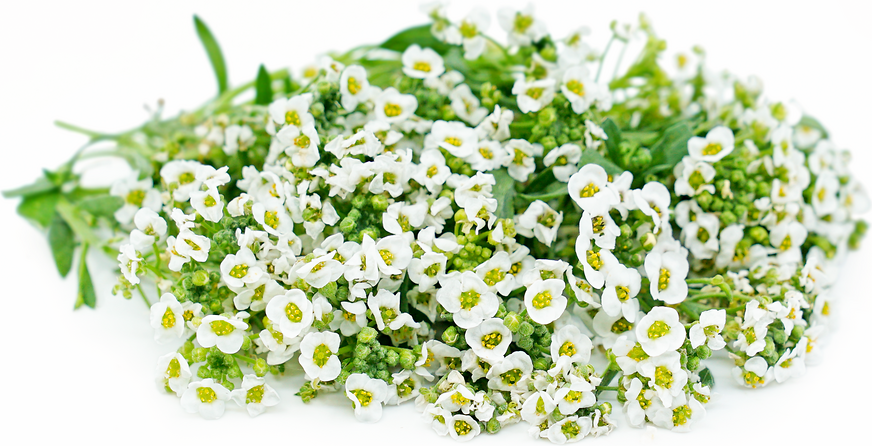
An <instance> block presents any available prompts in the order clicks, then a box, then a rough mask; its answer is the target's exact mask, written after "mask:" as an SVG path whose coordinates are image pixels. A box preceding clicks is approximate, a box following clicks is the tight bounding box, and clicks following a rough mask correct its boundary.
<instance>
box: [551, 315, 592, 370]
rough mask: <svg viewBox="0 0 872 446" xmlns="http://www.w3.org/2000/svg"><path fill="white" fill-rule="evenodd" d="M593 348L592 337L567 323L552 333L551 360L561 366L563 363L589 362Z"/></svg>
mask: <svg viewBox="0 0 872 446" xmlns="http://www.w3.org/2000/svg"><path fill="white" fill-rule="evenodd" d="M592 348H593V343H591V341H590V338H589V337H588V336H587V335H585V334H583V333H582V332H581V330H579V329H578V327H576V326H574V325H566V326H564V327H563V328H561V329H560V330H557V331H555V332H554V334H553V335H551V360H552V362H553V363H554V364H557V365H558V367H561V368H563V366H562V365H563V363H566V364H587V363H588V362H590V353H591V349H592Z"/></svg>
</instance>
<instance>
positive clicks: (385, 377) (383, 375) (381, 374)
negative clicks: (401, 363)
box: [375, 363, 391, 382]
mask: <svg viewBox="0 0 872 446" xmlns="http://www.w3.org/2000/svg"><path fill="white" fill-rule="evenodd" d="M382 365H384V363H382ZM375 377H376V378H378V379H380V380H382V381H384V382H390V380H391V372H390V370H388V369H381V370H379V371H378V372H376V373H375Z"/></svg>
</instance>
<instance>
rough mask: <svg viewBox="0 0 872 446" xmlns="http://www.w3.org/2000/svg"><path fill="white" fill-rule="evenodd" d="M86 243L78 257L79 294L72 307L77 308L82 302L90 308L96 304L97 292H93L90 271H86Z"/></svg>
mask: <svg viewBox="0 0 872 446" xmlns="http://www.w3.org/2000/svg"><path fill="white" fill-rule="evenodd" d="M87 254H88V245H85V246H83V247H82V256H81V258H80V259H79V294H78V295H77V296H76V304H75V305H74V306H73V308H76V309H77V308H79V307H81V306H82V304H84V305H87V306H89V307H91V308H94V307H95V306H97V294H96V293H95V292H94V283H93V282H92V281H91V273H90V272H88V262H87V261H86V257H87Z"/></svg>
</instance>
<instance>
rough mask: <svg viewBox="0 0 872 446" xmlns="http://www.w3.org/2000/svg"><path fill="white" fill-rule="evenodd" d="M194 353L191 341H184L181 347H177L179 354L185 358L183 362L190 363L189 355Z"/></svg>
mask: <svg viewBox="0 0 872 446" xmlns="http://www.w3.org/2000/svg"><path fill="white" fill-rule="evenodd" d="M193 351H194V343H193V342H191V341H185V343H184V344H182V346H181V347H179V350H178V352H179V354H180V355H182V357H183V358H185V361H188V362H191V353H192V352H193Z"/></svg>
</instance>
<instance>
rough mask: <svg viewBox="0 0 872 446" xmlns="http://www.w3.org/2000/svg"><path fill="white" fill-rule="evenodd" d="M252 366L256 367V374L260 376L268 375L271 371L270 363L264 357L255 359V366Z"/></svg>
mask: <svg viewBox="0 0 872 446" xmlns="http://www.w3.org/2000/svg"><path fill="white" fill-rule="evenodd" d="M252 368H253V369H254V374H255V375H257V376H258V377H260V378H263V377H264V376H266V374H267V372H269V365H268V364H267V363H266V360H265V359H263V358H257V360H255V361H254V366H252Z"/></svg>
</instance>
